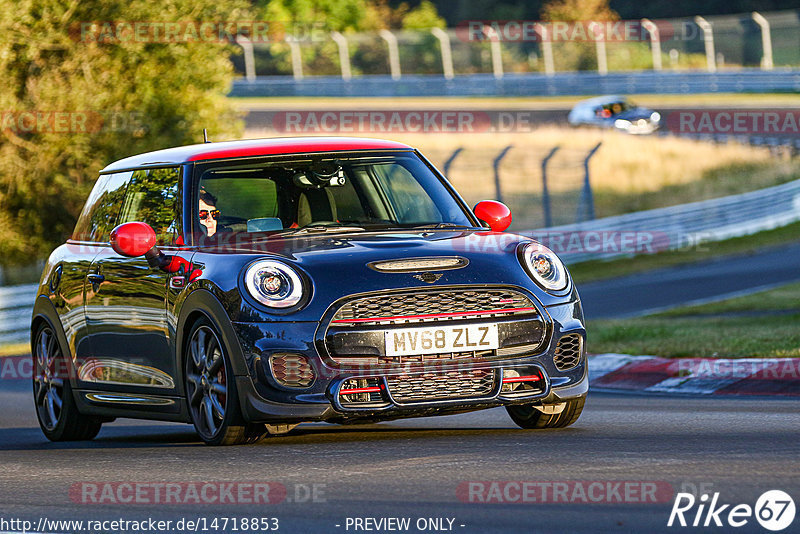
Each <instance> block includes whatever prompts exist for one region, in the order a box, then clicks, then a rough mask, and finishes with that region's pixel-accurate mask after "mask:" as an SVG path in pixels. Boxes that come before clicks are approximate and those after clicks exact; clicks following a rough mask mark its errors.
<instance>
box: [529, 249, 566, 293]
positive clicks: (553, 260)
mask: <svg viewBox="0 0 800 534" xmlns="http://www.w3.org/2000/svg"><path fill="white" fill-rule="evenodd" d="M520 256H521V260H522V265H523V267H524V268H525V270H526V271H527V272H528V275H529V276H530V277H531V278H532V279H533V281H534V282H536V283H537V284H539V285H540V286H542V287H543V288H544V289H545V290H547V291H563V290H564V289H566V288H567V286H568V285H569V276H568V275H567V268H566V267H564V263H563V262H562V261H561V260H560V259H559V257H558V256H556V254H555V252H553V251H552V250H550V249H549V248H547V247H545V246H544V245H540V244H538V243H527V244H525V245H524V246H523V248H522V251H521V254H520Z"/></svg>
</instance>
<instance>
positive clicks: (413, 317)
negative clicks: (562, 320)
mask: <svg viewBox="0 0 800 534" xmlns="http://www.w3.org/2000/svg"><path fill="white" fill-rule="evenodd" d="M518 315H538V312H537V310H536V306H534V304H533V302H531V300H530V299H529V298H528V297H526V296H525V295H523V294H522V293H519V292H517V291H513V290H509V289H488V290H484V289H479V290H459V289H447V290H439V291H426V292H414V293H397V294H392V295H377V296H371V297H363V298H359V299H355V300H351V301H350V302H348V303H346V304H344V305H343V306H342V307H341V308H339V310H337V312H336V314H335V315H334V316H333V320H332V324H334V325H336V326H347V325H353V326H354V325H361V326H370V325H395V324H408V323H419V322H435V321H452V320H458V319H477V318H480V319H484V318H497V317H513V316H518Z"/></svg>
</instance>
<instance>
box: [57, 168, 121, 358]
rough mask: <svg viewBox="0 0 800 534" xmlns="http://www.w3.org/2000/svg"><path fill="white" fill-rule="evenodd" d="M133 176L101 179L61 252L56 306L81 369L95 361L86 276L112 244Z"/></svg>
mask: <svg viewBox="0 0 800 534" xmlns="http://www.w3.org/2000/svg"><path fill="white" fill-rule="evenodd" d="M131 174H132V173H131V172H123V173H113V174H102V175H100V177H99V178H98V179H97V182H96V183H95V186H94V188H93V189H92V193H91V194H90V195H89V198H88V199H87V200H86V203H85V205H84V208H83V211H82V212H81V215H80V217H79V218H78V222H77V224H76V225H75V231H74V232H73V234H72V236H71V238H70V239H69V240H68V241H67V244H66V246H64V247H61V248H59V250H58V251H59V252H60V255H59V257H58V258H57V260H56V261H57V262H58V264H57V265H56V267H55V269H54V274H53V277H52V278H51V280H50V287H51V290H53V291H55V298H53V304H54V305H55V307H56V310H57V311H58V314H59V317H60V319H61V324H62V326H63V328H64V334H65V336H66V339H67V344H68V347H69V353H70V354H71V355H72V357H73V358H74V363H75V367H76V368H77V369H80V367H81V365H82V364H83V363H84V362H85V361H87V360H89V359H90V358H91V357H92V352H91V349H90V347H89V341H90V339H89V336H88V331H87V326H86V313H85V297H86V275H87V274H88V273H89V269H90V268H91V265H92V261H93V260H94V258H95V257H96V256H97V254H98V253H99V252H100V251H101V250H102V249H103V247H104V246H105V244H107V242H108V239H109V234H110V233H111V230H112V229H113V228H114V226H115V224H116V218H117V215H118V213H119V207H120V206H121V205H122V201H123V200H124V198H125V190H126V188H127V187H128V181H129V180H130V177H131Z"/></svg>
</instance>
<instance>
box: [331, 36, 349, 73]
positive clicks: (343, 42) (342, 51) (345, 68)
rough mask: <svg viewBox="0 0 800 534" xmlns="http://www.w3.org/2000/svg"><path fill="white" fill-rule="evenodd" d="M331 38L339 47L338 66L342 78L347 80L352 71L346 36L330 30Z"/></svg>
mask: <svg viewBox="0 0 800 534" xmlns="http://www.w3.org/2000/svg"><path fill="white" fill-rule="evenodd" d="M331 39H333V40H334V42H335V43H336V46H337V47H338V48H339V66H340V68H341V69H342V79H343V80H349V79H350V78H352V77H353V73H352V71H351V70H350V51H349V50H348V49H347V37H345V36H344V35H342V34H341V33H339V32H337V31H332V32H331Z"/></svg>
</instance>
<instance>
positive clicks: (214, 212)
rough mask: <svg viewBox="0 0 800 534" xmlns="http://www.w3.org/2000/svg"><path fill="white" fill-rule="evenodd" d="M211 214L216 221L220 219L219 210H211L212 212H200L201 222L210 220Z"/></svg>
mask: <svg viewBox="0 0 800 534" xmlns="http://www.w3.org/2000/svg"><path fill="white" fill-rule="evenodd" d="M209 214H211V218H212V219H214V220H215V221H216V220H217V219H219V210H211V211H208V210H200V220H201V221H205V220H206V219H208V215H209Z"/></svg>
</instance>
